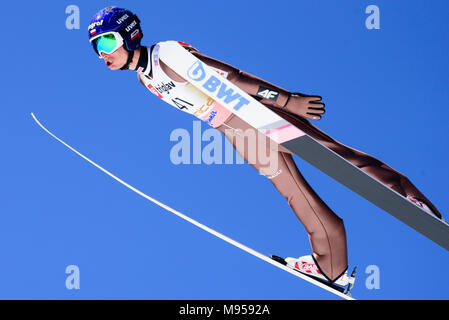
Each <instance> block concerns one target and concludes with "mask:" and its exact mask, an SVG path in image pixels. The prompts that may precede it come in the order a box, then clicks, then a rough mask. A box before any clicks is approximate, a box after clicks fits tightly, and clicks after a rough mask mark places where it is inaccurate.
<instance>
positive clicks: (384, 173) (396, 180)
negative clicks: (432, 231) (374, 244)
mask: <svg viewBox="0 0 449 320" xmlns="http://www.w3.org/2000/svg"><path fill="white" fill-rule="evenodd" d="M270 109H272V110H273V111H275V112H276V113H278V114H279V113H282V117H283V118H285V119H286V120H287V121H289V122H290V123H292V124H293V125H295V126H297V127H298V128H299V129H301V130H302V131H304V132H305V133H306V134H308V135H309V136H311V137H312V138H314V139H315V140H317V141H318V142H320V143H321V144H323V145H325V146H326V147H328V148H329V149H331V150H333V151H334V152H336V153H337V154H339V155H340V156H342V157H343V158H345V159H346V160H348V161H349V162H351V163H352V164H354V165H355V166H357V167H359V168H360V169H361V170H363V171H365V172H366V173H368V174H369V175H371V176H372V177H374V178H375V179H377V180H379V181H380V182H382V183H383V184H384V185H386V186H388V187H390V188H391V189H393V190H395V191H396V192H398V193H400V194H401V195H403V196H404V197H407V196H410V197H413V198H416V199H418V200H420V201H422V202H424V203H425V204H427V205H428V206H429V208H430V209H431V210H432V211H433V212H434V213H435V215H436V216H438V217H439V218H441V214H440V212H439V211H438V209H437V208H436V207H435V206H434V205H433V204H432V202H430V201H429V200H428V199H427V198H426V197H425V196H424V195H423V194H422V193H421V191H419V190H418V188H416V187H415V186H414V185H413V183H411V182H410V180H409V179H408V178H407V177H406V176H405V175H403V174H402V173H400V172H398V171H396V170H395V169H393V168H391V167H390V166H388V165H386V164H385V163H383V162H382V161H380V160H378V159H376V158H374V157H372V156H370V155H368V154H366V153H363V152H361V151H358V150H356V149H353V148H350V147H348V146H345V145H344V144H342V143H340V142H338V141H336V140H335V139H333V138H332V137H330V136H328V135H327V134H326V133H324V132H323V131H321V130H320V129H318V128H317V127H315V126H314V125H312V124H311V123H310V122H309V121H308V120H307V119H304V118H302V117H298V116H295V115H292V114H289V113H288V112H285V111H279V109H278V108H270Z"/></svg>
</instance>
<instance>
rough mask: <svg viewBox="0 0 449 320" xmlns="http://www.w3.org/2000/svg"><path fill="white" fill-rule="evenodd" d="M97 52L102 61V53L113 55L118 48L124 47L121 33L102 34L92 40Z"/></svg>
mask: <svg viewBox="0 0 449 320" xmlns="http://www.w3.org/2000/svg"><path fill="white" fill-rule="evenodd" d="M90 42H91V43H92V46H93V48H94V50H95V52H96V53H97V54H98V56H99V58H100V59H102V57H101V53H102V52H104V53H106V54H111V53H113V52H115V51H116V50H117V49H118V48H120V47H121V46H123V43H124V42H123V37H122V36H121V35H120V33H118V32H115V31H111V32H107V33H103V34H100V35H98V36H96V37H93V38H92V39H90Z"/></svg>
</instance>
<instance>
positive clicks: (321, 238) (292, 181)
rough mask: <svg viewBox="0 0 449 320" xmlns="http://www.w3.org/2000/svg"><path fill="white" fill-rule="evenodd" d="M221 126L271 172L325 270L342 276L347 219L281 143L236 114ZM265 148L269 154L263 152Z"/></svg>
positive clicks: (330, 275)
mask: <svg viewBox="0 0 449 320" xmlns="http://www.w3.org/2000/svg"><path fill="white" fill-rule="evenodd" d="M217 129H218V130H220V131H221V132H223V133H224V134H225V136H226V138H227V139H228V140H229V141H230V143H231V144H232V145H233V146H234V148H235V149H236V151H237V152H238V153H239V154H240V156H241V157H242V158H243V159H245V161H247V162H248V163H250V164H251V165H252V166H253V167H254V168H255V169H256V170H257V171H259V172H260V173H262V174H264V175H265V176H267V177H268V179H269V180H270V181H271V182H272V183H273V184H274V186H275V187H276V188H277V190H278V191H279V192H280V193H281V194H282V195H283V196H284V197H285V198H286V199H287V202H288V205H289V206H290V207H291V208H292V210H293V212H294V213H295V215H296V216H297V217H298V219H299V220H300V221H301V222H302V224H303V225H304V227H305V229H306V231H307V233H308V235H309V239H310V243H311V247H312V250H313V253H314V257H315V260H316V262H317V263H318V265H319V267H320V269H321V271H322V272H323V274H324V275H325V276H326V277H327V278H329V280H331V281H333V280H335V279H337V278H338V277H339V276H341V274H342V273H343V272H344V271H345V270H346V269H347V248H346V232H345V228H344V224H343V220H342V219H341V218H340V217H338V216H337V215H336V214H335V213H334V212H333V211H332V210H331V209H330V208H329V207H328V206H327V205H326V204H325V203H324V202H323V200H322V199H321V198H320V197H319V196H318V195H317V194H316V193H315V191H314V190H313V189H312V188H311V187H310V185H309V184H308V183H307V181H306V180H305V179H304V177H303V176H302V175H301V173H300V172H299V170H298V168H297V167H296V164H295V162H294V161H293V159H292V156H291V155H290V154H288V153H285V152H281V151H279V150H278V147H279V145H277V144H275V143H274V142H271V143H270V141H271V140H270V139H269V138H267V137H266V136H264V135H263V134H259V133H258V131H257V130H256V129H255V128H253V127H251V126H250V125H248V124H247V123H246V122H244V121H243V120H241V119H240V118H239V117H237V116H234V115H232V116H231V117H230V118H229V119H228V120H227V121H226V122H225V124H223V125H221V126H219V127H218V128H217ZM234 129H240V130H237V131H236V130H234ZM251 133H252V134H251ZM263 152H265V155H266V154H269V156H268V157H265V156H260V154H263ZM267 159H269V162H270V165H268V164H267V162H268V161H267ZM273 164H274V165H273Z"/></svg>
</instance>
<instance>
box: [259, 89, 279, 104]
mask: <svg viewBox="0 0 449 320" xmlns="http://www.w3.org/2000/svg"><path fill="white" fill-rule="evenodd" d="M257 95H258V96H260V97H263V98H265V99H268V100H272V101H276V100H277V99H278V96H279V92H277V91H273V90H270V89H268V88H265V87H259V89H258V90H257Z"/></svg>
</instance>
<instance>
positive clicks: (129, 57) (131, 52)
mask: <svg viewBox="0 0 449 320" xmlns="http://www.w3.org/2000/svg"><path fill="white" fill-rule="evenodd" d="M126 51H128V50H126ZM133 57H134V51H128V59H127V60H126V63H125V65H124V66H123V67H121V68H120V70H128V69H129V64H130V63H131V61H133Z"/></svg>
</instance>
